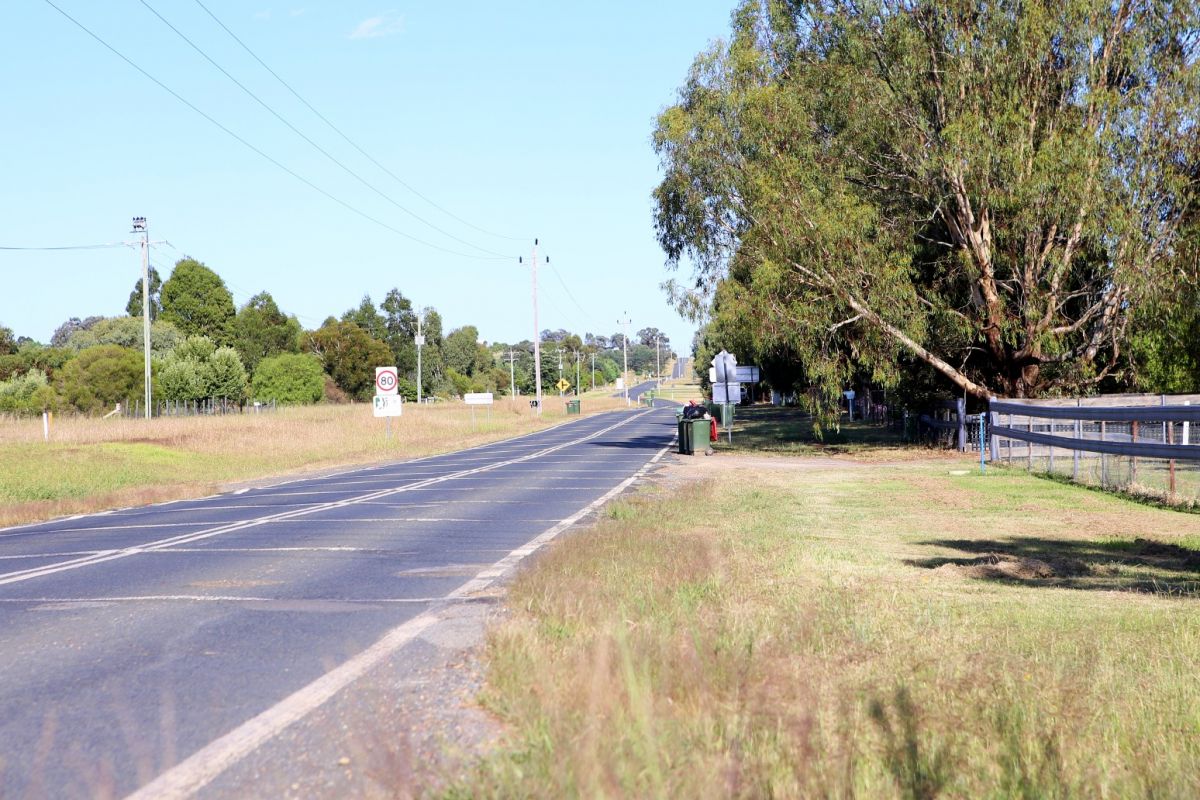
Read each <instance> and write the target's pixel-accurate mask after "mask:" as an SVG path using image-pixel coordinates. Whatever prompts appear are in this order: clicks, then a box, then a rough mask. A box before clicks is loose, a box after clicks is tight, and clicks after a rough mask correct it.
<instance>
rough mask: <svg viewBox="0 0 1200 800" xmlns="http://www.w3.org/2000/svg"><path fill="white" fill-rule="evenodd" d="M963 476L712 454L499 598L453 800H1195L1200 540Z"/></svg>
mask: <svg viewBox="0 0 1200 800" xmlns="http://www.w3.org/2000/svg"><path fill="white" fill-rule="evenodd" d="M863 448H864V449H865V448H866V445H863ZM888 451H890V448H886V449H885V452H888ZM865 454H866V455H870V454H869V453H865ZM950 466H954V465H948V464H947V463H946V462H945V461H940V460H931V461H908V462H906V463H894V462H892V461H891V460H890V458H887V457H881V458H879V459H877V460H876V463H869V462H864V461H858V462H856V463H852V462H849V461H846V460H844V459H820V460H818V459H787V458H772V459H764V458H758V457H747V458H739V457H738V456H736V455H724V456H723V455H718V456H715V457H713V458H711V459H703V460H698V461H696V462H689V464H688V465H687V466H686V467H680V468H679V469H687V470H703V471H708V472H710V473H711V475H710V477H709V478H708V479H706V480H702V481H700V482H693V483H683V484H679V485H672V484H670V483H669V482H668V483H667V484H664V485H663V486H661V487H660V488H659V489H657V490H655V491H649V492H645V493H643V494H642V495H640V496H637V497H635V498H634V499H632V500H628V501H623V502H619V503H617V504H615V505H613V506H611V507H609V509H608V510H607V514H606V518H605V519H603V520H602V521H601V522H600V523H599V524H598V525H596V526H595V527H594V528H593V529H591V530H589V531H587V532H586V533H583V534H580V535H575V536H572V537H570V538H568V539H566V540H563V541H562V542H560V543H558V544H557V545H556V546H554V547H553V548H552V549H551V550H550V551H549V552H548V553H547V554H546V556H544V557H543V558H542V559H541V560H540V562H539V563H538V564H537V565H536V566H535V567H534V568H532V569H531V570H529V571H528V572H526V573H524V574H523V575H522V576H520V577H519V578H518V579H517V581H516V582H515V584H514V585H513V587H512V591H511V596H510V600H509V610H510V614H509V615H508V617H507V619H506V621H505V622H503V623H502V624H501V625H500V626H499V627H498V628H497V629H495V630H494V631H493V633H492V634H491V637H490V641H489V644H488V649H487V654H488V659H489V669H488V684H487V687H486V690H485V692H484V695H483V701H484V703H485V704H486V706H487V707H488V708H490V709H491V710H492V711H493V712H494V713H495V714H496V715H498V717H499V718H500V719H501V720H502V721H503V722H504V723H505V724H506V726H507V729H508V737H507V740H506V745H505V746H504V747H503V748H502V749H501V750H499V751H498V752H496V753H494V754H492V755H491V756H489V757H487V758H485V759H484V760H483V761H482V762H481V763H480V764H479V765H478V766H477V768H476V769H475V770H474V771H473V772H472V773H471V774H470V775H469V777H467V778H465V779H462V780H460V781H459V782H457V783H455V784H453V785H451V786H450V787H449V788H444V789H441V790H439V792H440V794H441V795H442V796H445V797H448V798H459V797H510V796H521V797H576V796H584V797H694V798H706V797H872V798H874V797H898V798H932V797H940V796H946V797H1005V798H1008V797H1029V798H1032V797H1195V796H1197V795H1200V770H1198V769H1197V768H1198V767H1200V682H1197V681H1196V680H1195V679H1194V674H1193V673H1194V665H1195V664H1196V662H1197V660H1198V657H1200V615H1197V613H1196V612H1197V610H1198V607H1197V589H1198V588H1200V586H1198V581H1200V553H1198V552H1197V548H1198V547H1200V529H1198V527H1197V525H1196V518H1195V517H1194V516H1192V515H1187V514H1179V513H1175V512H1172V511H1169V510H1163V509H1153V508H1148V507H1146V506H1142V505H1137V504H1134V503H1130V502H1129V501H1127V500H1125V499H1122V498H1119V497H1111V496H1106V495H1102V494H1098V493H1094V492H1088V491H1083V490H1080V489H1079V488H1077V487H1072V486H1065V485H1061V484H1058V483H1054V482H1049V481H1044V480H1038V479H1036V478H1033V477H1030V476H1027V475H1023V474H1020V473H1017V472H1013V471H1001V472H992V473H989V474H988V475H986V476H980V475H978V474H974V473H968V474H952V473H961V472H963V471H962V470H957V469H949V468H948V467H950ZM713 509H720V510H721V511H720V514H714V513H713Z"/></svg>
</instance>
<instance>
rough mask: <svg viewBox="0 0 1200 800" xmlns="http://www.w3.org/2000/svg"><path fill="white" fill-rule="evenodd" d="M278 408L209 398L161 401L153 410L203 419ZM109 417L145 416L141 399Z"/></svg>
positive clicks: (153, 413)
mask: <svg viewBox="0 0 1200 800" xmlns="http://www.w3.org/2000/svg"><path fill="white" fill-rule="evenodd" d="M277 408H278V406H277V405H276V403H275V401H274V400H255V401H253V402H250V403H239V402H238V401H236V400H230V399H229V398H228V397H209V398H207V399H203V400H159V401H157V402H155V403H154V406H153V408H152V409H151V416H154V417H202V416H225V415H227V414H262V413H269V412H272V411H275V410H276V409H277ZM108 416H121V417H128V418H131V419H133V418H138V417H143V416H145V410H144V407H143V406H142V401H141V400H140V399H135V400H126V401H125V402H124V403H120V404H119V405H118V406H117V408H116V409H114V410H113V412H112V413H111V414H109V415H108Z"/></svg>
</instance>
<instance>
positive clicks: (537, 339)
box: [517, 239, 550, 416]
mask: <svg viewBox="0 0 1200 800" xmlns="http://www.w3.org/2000/svg"><path fill="white" fill-rule="evenodd" d="M537 246H538V240H537V239H534V240H533V258H532V259H531V260H530V264H531V266H532V269H531V270H530V272H531V273H532V276H533V383H534V387H535V389H536V391H537V413H538V416H541V414H542V333H541V331H540V330H538V312H537V268H538V257H537ZM522 260H523V259H520V258H518V259H517V263H521V261H522ZM546 263H547V264H549V263H550V259H549V258H548V257H547V258H546Z"/></svg>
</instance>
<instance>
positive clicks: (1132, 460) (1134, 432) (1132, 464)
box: [1129, 419, 1138, 486]
mask: <svg viewBox="0 0 1200 800" xmlns="http://www.w3.org/2000/svg"><path fill="white" fill-rule="evenodd" d="M1137 437H1138V421H1137V420H1136V419H1135V420H1134V421H1133V422H1131V423H1129V443H1130V444H1137ZM1135 483H1137V456H1130V457H1129V486H1133V484H1135Z"/></svg>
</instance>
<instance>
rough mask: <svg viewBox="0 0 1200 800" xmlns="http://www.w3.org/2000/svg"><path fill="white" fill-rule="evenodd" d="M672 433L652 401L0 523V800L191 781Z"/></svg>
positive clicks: (647, 458) (619, 483)
mask: <svg viewBox="0 0 1200 800" xmlns="http://www.w3.org/2000/svg"><path fill="white" fill-rule="evenodd" d="M643 386H645V385H644V384H643ZM640 388H641V387H635V389H640ZM674 430H675V425H674V419H673V417H672V415H671V412H670V410H669V409H666V408H657V409H652V410H647V411H637V412H614V413H609V414H603V415H599V416H596V417H588V418H584V419H581V420H578V421H575V422H572V423H569V424H566V425H562V426H559V427H557V428H554V429H551V430H548V431H542V432H540V433H537V434H532V435H529V436H525V437H522V438H518V439H513V440H509V441H505V442H498V443H495V444H491V445H487V446H483V447H477V448H474V449H471V450H464V451H460V452H457V453H450V454H447V455H442V456H436V457H430V458H424V459H418V460H413V461H407V462H402V463H396V464H390V465H386V466H379V467H372V468H365V469H357V470H353V471H347V472H342V473H339V474H336V475H331V476H327V477H321V478H310V479H304V480H298V481H294V482H290V483H283V484H279V485H276V486H271V487H264V488H258V489H250V490H247V491H244V492H242V493H236V494H224V495H219V496H215V497H210V498H204V499H199V500H190V501H182V502H175V503H169V504H163V505H157V506H150V507H144V508H137V509H128V510H123V511H116V512H111V513H107V514H98V515H92V516H86V517H78V518H72V519H64V520H57V521H54V522H49V523H44V524H38V525H30V526H23V527H18V528H9V529H3V530H0V652H3V653H4V657H3V659H0V796H3V797H54V798H71V797H94V796H98V795H108V796H124V795H126V794H128V793H130V792H132V791H134V790H136V789H138V788H139V787H144V789H143V792H142V794H141V796H146V797H168V796H188V795H189V793H191V792H193V791H197V790H199V789H202V788H203V787H204V786H206V785H208V784H209V782H211V781H213V780H214V779H216V778H217V777H219V776H220V774H221V772H222V771H223V770H225V769H226V768H227V767H229V766H230V765H232V764H234V763H237V762H238V761H239V760H240V759H241V758H242V757H243V756H244V755H246V754H247V753H248V752H251V751H253V750H254V749H255V748H256V747H258V746H259V745H260V744H262V743H263V742H264V741H269V740H270V739H271V738H272V737H274V736H275V735H276V734H278V732H279V731H280V730H282V729H283V728H286V726H287V725H289V724H292V722H294V721H295V720H296V719H300V718H303V716H304V715H305V714H307V713H309V712H310V711H311V710H312V709H313V707H314V704H317V705H319V704H320V703H321V702H324V701H323V700H322V698H325V699H328V698H329V697H332V696H333V695H335V694H336V693H337V692H339V691H342V690H343V689H344V688H345V686H347V685H349V684H350V683H352V682H353V681H354V680H356V679H357V678H356V676H359V675H361V674H363V672H364V671H365V670H369V669H370V668H371V665H372V664H373V663H376V662H374V661H371V659H372V658H377V657H378V658H383V657H387V658H395V657H397V654H398V653H399V654H400V656H401V657H402V656H403V647H404V644H405V642H406V641H407V639H406V637H409V638H411V634H412V632H413V631H415V630H418V629H420V628H422V626H427V625H428V624H432V623H431V620H432V616H431V615H432V614H433V612H434V611H435V610H436V609H438V608H445V607H446V605H447V604H448V603H454V602H465V601H468V600H469V598H470V597H471V595H472V593H473V592H478V591H481V590H482V589H484V588H486V587H487V586H488V585H489V584H491V583H492V582H494V581H495V580H497V579H498V578H501V577H502V576H503V575H504V574H506V573H508V572H510V571H511V569H512V567H513V566H514V565H515V564H516V563H517V562H518V561H519V560H520V559H521V558H523V557H525V556H526V555H528V554H529V552H531V551H532V550H533V549H535V548H536V547H537V546H540V544H541V543H542V542H544V541H546V540H548V539H549V538H550V537H552V536H553V535H556V534H557V533H558V532H559V531H561V530H563V529H565V528H567V527H568V526H569V525H570V524H572V523H573V521H575V520H576V519H578V518H579V517H580V516H581V515H582V513H583V512H585V511H586V510H587V509H589V508H595V507H596V505H597V504H598V502H600V501H602V500H603V499H604V498H605V497H606V496H611V495H612V494H614V493H615V492H618V491H620V490H621V489H623V488H624V487H625V486H628V485H629V482H630V481H631V478H632V476H635V475H636V474H638V473H639V471H640V470H644V469H645V468H647V465H648V464H650V463H651V462H652V460H655V459H656V458H657V457H660V454H661V452H662V451H663V449H664V448H665V447H666V446H667V445H668V443H669V442H670V440H671V438H672V436H673V434H674ZM381 648H382V649H381ZM250 720H253V721H252V722H249V723H248V721H250ZM152 781H153V783H152Z"/></svg>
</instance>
